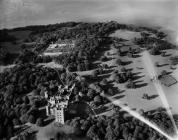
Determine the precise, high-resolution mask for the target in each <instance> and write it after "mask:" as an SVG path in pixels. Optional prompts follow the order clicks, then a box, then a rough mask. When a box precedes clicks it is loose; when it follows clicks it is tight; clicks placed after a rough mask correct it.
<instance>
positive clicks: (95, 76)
mask: <svg viewBox="0 0 178 140" xmlns="http://www.w3.org/2000/svg"><path fill="white" fill-rule="evenodd" d="M97 75H98V71H97V70H93V72H92V73H91V76H92V77H93V78H97Z"/></svg>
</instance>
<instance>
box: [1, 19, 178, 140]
mask: <svg viewBox="0 0 178 140" xmlns="http://www.w3.org/2000/svg"><path fill="white" fill-rule="evenodd" d="M117 29H124V30H130V31H139V32H142V31H143V30H146V31H148V32H151V33H154V34H155V35H156V37H151V36H150V35H149V34H146V33H142V34H141V38H136V39H135V43H137V44H139V45H140V47H141V48H143V47H144V48H147V49H149V50H150V53H151V54H152V55H156V54H159V53H161V51H160V50H164V49H168V48H173V47H175V46H173V45H172V44H170V43H168V42H167V41H165V40H163V38H164V37H165V34H164V33H163V32H160V31H157V30H155V29H150V28H146V27H136V26H133V25H125V24H119V23H117V22H114V21H111V22H107V23H82V22H79V23H76V22H68V23H61V24H55V25H46V26H29V27H24V28H18V29H13V30H14V31H16V30H17V31H18V30H31V31H32V33H31V34H30V35H29V38H28V39H27V40H24V42H36V43H35V45H34V46H33V47H32V48H33V49H28V50H27V49H24V50H23V51H22V53H20V55H19V56H18V58H17V59H16V60H15V63H16V64H17V65H16V66H15V67H13V68H12V69H7V70H5V71H4V72H3V73H1V74H0V114H1V115H0V139H2V138H4V139H9V138H10V137H12V136H14V135H16V133H17V130H16V129H15V127H14V126H18V125H21V124H24V123H26V122H30V123H33V124H35V123H36V125H38V126H44V125H45V122H44V116H40V111H39V107H41V106H43V105H45V104H46V101H45V99H44V92H45V91H48V93H49V94H50V95H54V94H56V92H57V90H58V85H61V84H62V83H65V84H67V85H69V86H72V85H73V84H74V83H75V85H76V86H75V88H74V91H73V94H72V95H71V99H70V103H73V102H79V101H83V102H87V103H88V104H89V105H90V106H91V107H92V108H96V107H98V106H100V105H102V104H105V103H108V102H109V101H108V100H106V99H105V98H104V97H103V96H102V94H103V93H104V94H107V95H114V92H113V91H112V89H108V88H106V86H107V80H106V79H103V80H102V81H101V82H95V83H92V84H89V83H88V82H87V79H88V78H89V79H90V80H95V79H96V78H97V76H98V75H100V74H102V73H103V71H104V70H103V68H102V67H101V68H98V69H97V70H95V71H93V73H92V76H90V77H80V78H78V77H79V76H78V75H77V74H75V73H70V72H75V71H86V70H91V69H93V68H94V66H92V63H91V62H92V61H93V60H94V59H96V58H97V56H98V55H97V54H98V53H99V52H100V50H102V46H103V45H108V44H111V43H114V38H111V37H109V34H111V33H113V32H114V31H115V30H117ZM5 32H8V30H7V31H6V30H5ZM3 34H5V35H4V38H3V39H2V42H3V41H6V40H9V36H8V34H7V33H3ZM59 38H60V39H62V40H63V39H71V40H75V41H76V44H75V48H74V49H73V50H72V51H71V52H69V53H67V54H62V55H60V56H58V57H55V58H51V57H43V56H39V54H40V53H41V52H43V51H44V50H45V49H46V48H47V47H48V45H49V44H50V43H51V42H52V41H53V42H55V41H57V40H58V39H59ZM145 44H146V45H145ZM154 44H156V45H155V46H154ZM151 46H152V47H151ZM162 46H165V47H162ZM115 47H116V48H117V46H115ZM160 48H161V49H160ZM137 51H139V50H135V51H133V50H130V52H128V54H129V56H130V55H131V57H132V56H133V55H134V53H137ZM123 54H124V53H123V52H122V51H121V50H120V49H118V55H120V56H122V55H123ZM2 58H3V59H2V60H5V59H6V55H4V56H2ZM105 59H107V58H104V57H103V58H102V61H105ZM52 60H54V61H55V62H57V63H60V64H62V65H63V66H64V69H52V68H45V67H42V66H37V65H36V64H37V63H41V62H50V61H52ZM117 64H118V65H119V66H122V64H123V62H122V61H121V60H119V59H118V60H117ZM112 76H113V80H114V81H116V82H117V83H125V82H128V84H127V88H135V85H134V83H133V82H132V81H133V79H134V75H133V74H132V72H131V71H128V70H126V69H125V68H124V67H123V68H122V71H121V72H118V71H115V72H113V73H112ZM29 93H30V94H31V97H30V96H29ZM79 93H80V95H79ZM113 109H115V110H116V113H115V115H114V116H113V117H104V116H103V117H92V116H87V117H84V118H83V117H78V118H73V119H69V120H68V121H67V122H66V123H68V124H69V125H71V126H73V127H74V128H75V129H76V132H75V134H76V135H77V136H87V137H88V138H89V139H92V140H104V139H105V140H116V139H121V138H122V139H125V140H143V139H145V140H164V139H165V138H164V137H163V136H162V135H160V134H158V133H157V132H155V131H154V130H153V129H151V128H150V127H148V126H146V125H145V124H143V123H141V122H140V121H138V120H136V119H135V118H132V117H131V118H125V117H124V116H123V115H122V114H120V112H119V111H118V110H119V109H118V108H117V107H114V108H113ZM144 115H145V116H146V117H147V118H149V119H150V120H152V121H154V122H155V123H156V124H158V125H159V126H161V127H162V128H163V129H164V130H166V131H169V132H172V131H173V130H172V127H171V126H172V125H171V122H170V120H169V118H168V117H167V115H166V114H165V113H163V112H161V113H160V112H158V113H157V114H156V115H152V114H149V113H145V114H144ZM61 137H63V139H67V137H68V136H64V135H63V134H58V135H57V136H56V138H55V139H56V140H59V139H60V140H61V139H62V138H61ZM21 139H23V140H26V139H27V137H25V136H24V137H19V140H21Z"/></svg>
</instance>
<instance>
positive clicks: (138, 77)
mask: <svg viewBox="0 0 178 140" xmlns="http://www.w3.org/2000/svg"><path fill="white" fill-rule="evenodd" d="M143 77H145V75H140V76H139V75H136V76H133V78H132V80H138V79H140V78H143Z"/></svg>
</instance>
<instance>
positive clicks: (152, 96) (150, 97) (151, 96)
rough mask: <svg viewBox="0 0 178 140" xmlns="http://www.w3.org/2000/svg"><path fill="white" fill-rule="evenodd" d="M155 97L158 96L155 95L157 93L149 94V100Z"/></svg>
mask: <svg viewBox="0 0 178 140" xmlns="http://www.w3.org/2000/svg"><path fill="white" fill-rule="evenodd" d="M156 97H158V95H157V94H154V95H150V96H149V100H152V99H155V98H156Z"/></svg>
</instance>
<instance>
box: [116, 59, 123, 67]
mask: <svg viewBox="0 0 178 140" xmlns="http://www.w3.org/2000/svg"><path fill="white" fill-rule="evenodd" d="M116 64H118V65H120V66H121V65H122V60H121V59H119V58H118V59H117V60H116Z"/></svg>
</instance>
